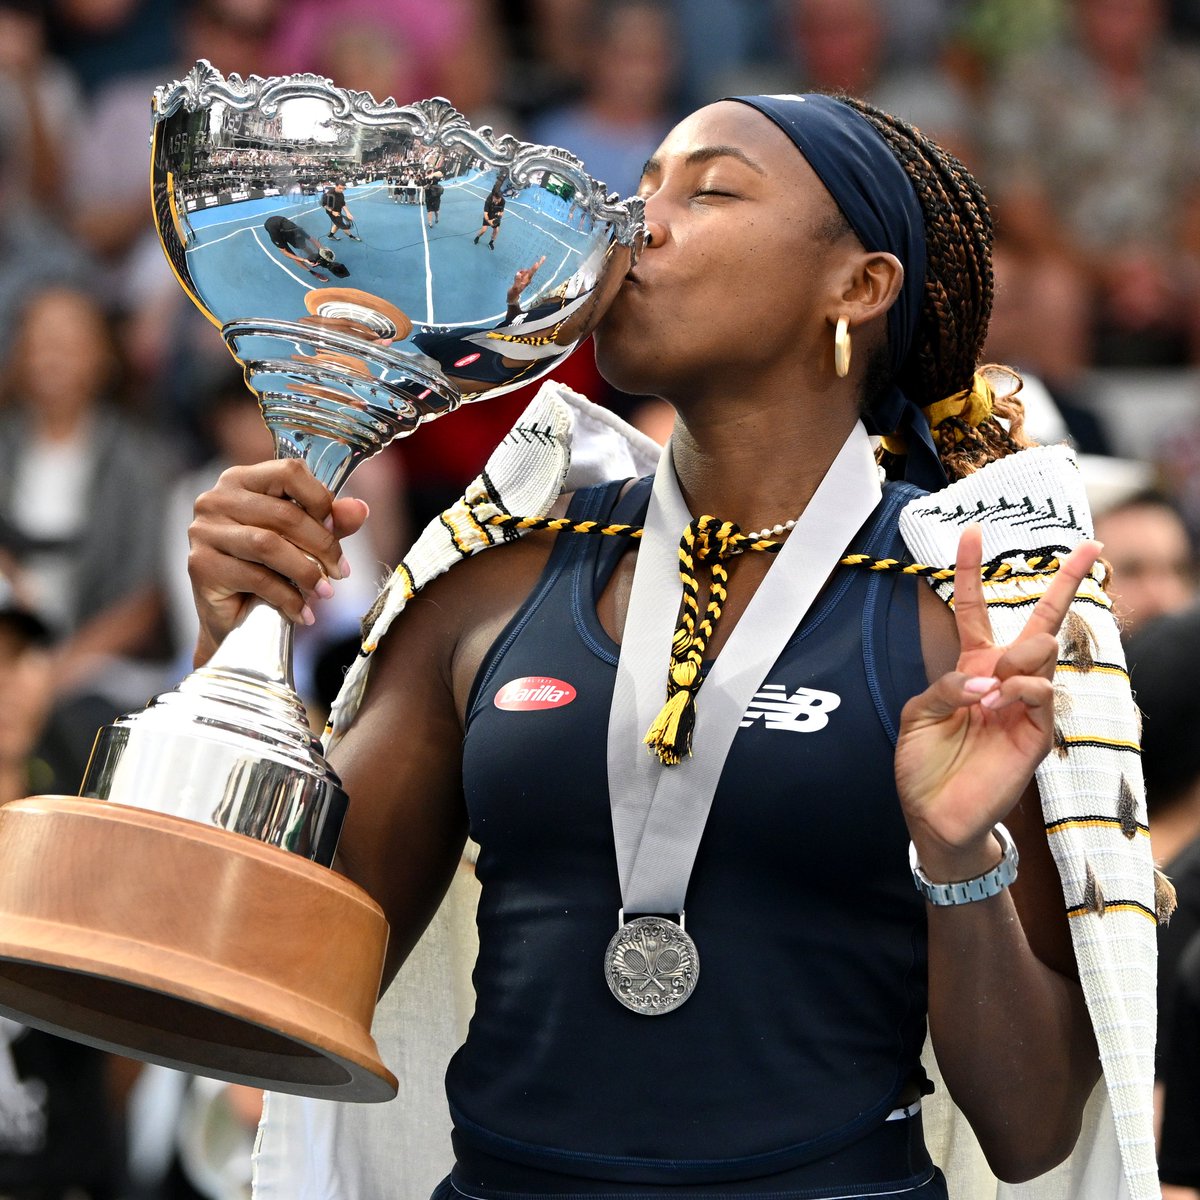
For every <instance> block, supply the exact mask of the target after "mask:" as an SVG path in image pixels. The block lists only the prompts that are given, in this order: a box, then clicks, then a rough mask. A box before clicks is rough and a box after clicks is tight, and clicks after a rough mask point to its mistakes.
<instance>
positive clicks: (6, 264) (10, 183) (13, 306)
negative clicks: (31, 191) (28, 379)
mask: <svg viewBox="0 0 1200 1200" xmlns="http://www.w3.org/2000/svg"><path fill="white" fill-rule="evenodd" d="M29 170H30V169H29V167H28V165H27V164H26V163H25V162H24V160H22V158H21V157H20V152H19V148H18V147H13V146H10V145H9V144H8V143H7V142H6V141H5V138H4V137H3V135H0V209H3V211H4V220H3V221H2V222H0V361H3V359H4V358H5V357H6V356H7V355H8V353H9V350H10V348H11V345H12V334H13V330H14V329H15V328H16V326H17V321H18V319H19V317H20V313H21V310H22V308H23V307H24V305H25V301H26V298H27V297H28V295H29V294H30V292H31V291H34V290H36V289H37V288H39V287H45V286H49V285H51V284H64V285H70V286H76V287H81V288H89V287H91V286H92V285H94V284H95V282H96V280H97V278H98V273H97V271H96V268H95V264H94V263H93V261H92V260H91V258H90V257H89V256H88V255H87V254H86V253H84V251H83V250H82V249H81V248H80V247H79V246H78V245H77V244H76V243H75V242H73V241H72V240H71V239H70V238H69V237H68V236H67V234H66V233H64V232H63V228H62V223H61V222H60V221H57V220H55V219H54V217H53V215H52V214H50V213H48V212H46V211H45V210H44V209H43V208H42V206H41V205H39V204H37V203H30V202H29V199H28V194H27V191H26V186H25V185H24V184H23V183H22V182H21V179H22V178H27V177H28V175H29Z"/></svg>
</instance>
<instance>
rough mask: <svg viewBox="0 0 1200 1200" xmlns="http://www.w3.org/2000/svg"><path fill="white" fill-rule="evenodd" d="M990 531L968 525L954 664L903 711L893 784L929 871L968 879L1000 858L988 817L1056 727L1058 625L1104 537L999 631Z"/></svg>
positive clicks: (958, 571)
mask: <svg viewBox="0 0 1200 1200" xmlns="http://www.w3.org/2000/svg"><path fill="white" fill-rule="evenodd" d="M982 543H983V535H982V531H981V530H980V528H979V526H978V525H972V526H969V527H968V528H967V529H965V530H964V531H963V534H962V537H961V538H960V539H959V543H958V559H957V563H956V566H955V588H954V620H955V625H956V626H957V629H958V639H959V656H958V663H957V667H956V669H955V670H954V671H951V672H949V673H948V674H946V675H943V676H942V677H941V678H940V679H938V680H936V681H935V682H934V683H932V684H931V685H930V686H929V687H928V688H927V689H926V690H925V691H924V692H922V693H921V694H920V695H918V696H914V697H913V698H912V699H911V700H910V701H909V702H908V703H907V704H906V705H905V706H904V710H903V712H902V714H901V718H900V736H899V740H898V742H897V744H896V786H897V789H898V790H899V794H900V801H901V804H902V805H903V808H904V816H905V820H906V821H907V823H908V827H909V832H910V835H911V836H912V839H913V842H914V843H915V844H916V847H917V852H918V856H919V858H920V861H921V865H922V867H923V868H924V869H925V871H926V873H927V874H928V875H929V876H930V877H931V878H932V879H935V880H938V881H939V882H941V881H946V882H948V881H950V880H953V879H967V878H971V877H972V876H974V875H977V874H980V873H982V872H983V871H985V870H988V869H989V868H990V867H991V866H994V865H995V861H996V847H995V843H994V841H993V839H992V838H991V830H992V827H993V826H994V825H995V824H996V823H997V822H998V821H1002V820H1004V818H1005V817H1006V816H1007V815H1008V813H1009V811H1010V810H1011V809H1012V807H1013V806H1014V805H1015V804H1016V802H1017V800H1018V799H1019V798H1020V796H1021V794H1022V792H1023V791H1024V790H1025V788H1026V787H1027V786H1028V784H1029V781H1030V779H1031V778H1032V776H1033V772H1034V771H1035V770H1036V768H1037V765H1038V763H1040V762H1041V760H1042V759H1043V758H1044V757H1045V755H1046V753H1047V752H1048V751H1049V749H1050V746H1051V743H1052V740H1053V736H1054V685H1053V683H1052V682H1051V680H1052V678H1053V675H1054V668H1055V666H1056V665H1057V662H1058V637H1057V635H1058V630H1059V627H1060V626H1061V625H1062V623H1063V619H1064V618H1065V617H1066V615H1067V610H1068V609H1069V608H1070V606H1071V602H1072V600H1074V598H1075V594H1076V592H1077V591H1078V589H1079V585H1080V583H1081V582H1082V581H1083V580H1084V578H1086V576H1087V575H1088V573H1089V572H1090V571H1091V569H1092V565H1093V564H1094V563H1095V561H1096V559H1097V558H1098V557H1099V554H1100V544H1099V543H1098V542H1093V541H1088V542H1084V543H1082V544H1081V545H1080V546H1078V547H1077V548H1076V549H1075V550H1074V551H1073V552H1072V553H1071V555H1070V556H1069V557H1068V558H1067V559H1065V560H1064V561H1063V563H1062V565H1061V566H1060V567H1059V569H1058V571H1057V572H1056V574H1055V576H1054V579H1053V580H1052V581H1051V584H1050V586H1049V588H1047V590H1046V592H1045V594H1044V595H1043V596H1042V597H1041V599H1040V600H1039V601H1038V602H1037V605H1036V606H1035V607H1034V610H1033V612H1032V613H1031V614H1030V617H1029V621H1028V623H1027V624H1026V626H1025V628H1024V629H1023V630H1022V631H1021V633H1020V635H1019V636H1018V637H1017V638H1016V639H1015V640H1014V641H1013V642H1011V643H1010V644H1009V645H1007V646H998V645H997V644H996V643H995V641H994V640H993V634H992V625H991V621H990V620H989V619H988V613H987V605H986V603H985V601H984V597H983V585H982V582H981V577H980V563H981V559H982Z"/></svg>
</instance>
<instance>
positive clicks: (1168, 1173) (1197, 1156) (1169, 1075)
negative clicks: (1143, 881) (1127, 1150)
mask: <svg viewBox="0 0 1200 1200" xmlns="http://www.w3.org/2000/svg"><path fill="white" fill-rule="evenodd" d="M1188 871H1189V874H1188V877H1187V878H1188V882H1189V884H1190V885H1191V886H1190V887H1189V894H1190V895H1192V896H1193V897H1195V896H1196V895H1197V894H1198V890H1200V854H1196V855H1193V856H1192V861H1191V862H1190V864H1189V867H1188ZM1197 907H1200V905H1198V906H1197ZM1181 913H1182V909H1181V911H1180V913H1177V914H1176V916H1177V917H1178V916H1179V915H1181ZM1196 919H1197V913H1196V912H1195V911H1193V912H1192V913H1191V921H1190V923H1189V927H1190V928H1191V929H1192V930H1193V932H1192V936H1191V937H1190V938H1189V940H1188V942H1187V944H1186V945H1185V946H1184V948H1183V951H1182V953H1181V954H1180V956H1179V965H1178V967H1177V969H1176V971H1175V973H1174V977H1173V985H1172V990H1173V999H1172V1003H1171V1004H1170V1006H1169V1007H1168V1009H1167V1010H1166V1012H1165V1013H1164V1014H1162V1015H1169V1017H1170V1025H1169V1026H1164V1025H1163V1022H1162V1021H1161V1020H1160V1023H1159V1028H1160V1035H1159V1036H1160V1037H1161V1036H1162V1032H1161V1031H1162V1030H1163V1029H1164V1028H1166V1029H1167V1031H1168V1034H1169V1044H1170V1047H1171V1052H1170V1054H1169V1055H1168V1056H1166V1057H1165V1058H1164V1059H1163V1060H1162V1068H1163V1080H1162V1091H1163V1110H1162V1141H1161V1152H1160V1154H1159V1176H1160V1178H1161V1179H1162V1181H1163V1190H1162V1197H1163V1200H1200V932H1197V930H1198V929H1200V926H1198V925H1197V921H1196Z"/></svg>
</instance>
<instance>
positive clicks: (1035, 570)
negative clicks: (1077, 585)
mask: <svg viewBox="0 0 1200 1200" xmlns="http://www.w3.org/2000/svg"><path fill="white" fill-rule="evenodd" d="M700 520H702V521H703V520H707V521H716V522H717V524H718V525H719V524H722V522H719V521H717V519H716V518H715V517H701V518H700ZM483 524H485V525H491V526H494V527H496V528H499V529H511V530H514V531H521V532H524V531H525V530H540V529H545V530H550V531H551V532H554V533H599V534H606V535H609V536H612V537H626V538H634V539H636V538H640V537H641V536H642V527H641V526H640V525H620V524H605V523H604V522H602V521H572V520H571V519H570V518H569V517H514V516H512V515H510V514H508V513H500V514H497V515H496V516H492V517H487V518H485V519H484V521H483ZM730 528H732V529H733V530H734V532H733V533H732V534H730V536H729V537H728V539H727V540H728V543H729V545H730V547H732V549H731V551H730V552H729V553H728V554H727V555H726V557H733V556H734V555H735V554H743V553H747V552H751V551H758V552H760V553H762V554H776V553H778V551H780V550H781V549H782V548H783V542H782V541H775V540H773V539H771V538H759V539H756V540H753V539H751V538H749V537H748V536H747V535H746V534H744V533H742V532H741V530H740V529H738V527H737V526H736V525H732V524H731V525H730ZM1022 557H1023V558H1024V559H1025V569H1023V570H1022V569H1018V568H1017V567H1014V566H1013V565H1012V563H1010V562H1003V561H996V562H990V563H984V564H983V567H982V570H981V572H980V575H981V578H982V579H983V581H984V582H985V583H991V582H994V581H997V580H1001V579H1015V578H1021V577H1023V576H1034V575H1047V574H1051V573H1053V572H1054V571H1057V570H1058V567H1059V560H1058V557H1057V556H1056V555H1054V554H1052V553H1050V552H1046V553H1034V554H1023V555H1022ZM840 565H841V566H843V567H862V568H863V569H864V570H867V571H895V572H897V573H898V574H901V575H918V576H920V577H921V578H922V579H932V580H933V581H934V582H935V583H940V582H942V581H943V580H948V579H953V578H954V568H953V567H933V566H928V565H926V564H925V563H914V562H905V561H904V560H903V559H899V558H875V557H873V556H872V555H870V554H847V555H846V556H845V557H844V558H843V559H841V560H840Z"/></svg>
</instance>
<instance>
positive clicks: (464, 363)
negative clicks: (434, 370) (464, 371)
mask: <svg viewBox="0 0 1200 1200" xmlns="http://www.w3.org/2000/svg"><path fill="white" fill-rule="evenodd" d="M481 357H482V355H481V354H480V353H479V351H478V350H476V351H475V353H474V354H468V355H466V356H465V357H463V358H460V359H458V361H457V362H455V364H454V365H455V366H456V367H469V366H470V365H471V364H472V363H473V362H478V361H479V360H480V358H481Z"/></svg>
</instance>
